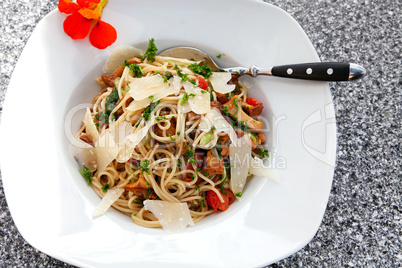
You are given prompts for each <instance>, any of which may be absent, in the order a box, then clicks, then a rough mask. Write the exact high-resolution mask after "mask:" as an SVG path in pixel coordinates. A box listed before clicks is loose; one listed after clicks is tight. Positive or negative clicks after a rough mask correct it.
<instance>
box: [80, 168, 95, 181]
mask: <svg viewBox="0 0 402 268" xmlns="http://www.w3.org/2000/svg"><path fill="white" fill-rule="evenodd" d="M78 171H79V172H80V173H81V175H82V176H83V177H84V178H86V179H87V184H88V185H90V184H91V182H92V180H93V178H92V174H91V170H89V168H87V167H86V166H85V165H84V167H83V169H82V170H78Z"/></svg>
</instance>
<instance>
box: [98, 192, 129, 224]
mask: <svg viewBox="0 0 402 268" xmlns="http://www.w3.org/2000/svg"><path fill="white" fill-rule="evenodd" d="M123 192H124V189H123V188H113V189H109V190H107V192H106V194H105V196H104V197H103V198H102V201H101V202H100V203H99V205H98V206H97V207H96V208H95V209H94V211H93V212H92V218H96V217H99V216H102V215H103V214H105V212H106V211H107V210H108V209H109V208H110V207H111V206H112V205H113V203H114V202H115V201H116V200H117V199H119V197H120V196H121V195H122V194H123Z"/></svg>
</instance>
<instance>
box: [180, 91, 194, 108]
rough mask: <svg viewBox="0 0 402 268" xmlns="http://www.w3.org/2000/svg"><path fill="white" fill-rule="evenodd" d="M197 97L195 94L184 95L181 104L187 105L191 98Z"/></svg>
mask: <svg viewBox="0 0 402 268" xmlns="http://www.w3.org/2000/svg"><path fill="white" fill-rule="evenodd" d="M195 96H196V95H195V94H194V93H190V94H187V93H185V94H184V95H183V98H182V99H181V101H180V104H181V105H183V104H185V103H186V102H187V101H188V99H189V98H190V97H195Z"/></svg>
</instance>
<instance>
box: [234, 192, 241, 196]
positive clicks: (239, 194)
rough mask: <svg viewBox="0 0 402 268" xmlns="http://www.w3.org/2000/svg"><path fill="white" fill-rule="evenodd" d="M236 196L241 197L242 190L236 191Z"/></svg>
mask: <svg viewBox="0 0 402 268" xmlns="http://www.w3.org/2000/svg"><path fill="white" fill-rule="evenodd" d="M234 195H235V196H236V197H241V196H242V195H243V194H242V193H241V192H237V193H234Z"/></svg>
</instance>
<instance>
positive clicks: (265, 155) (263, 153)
mask: <svg viewBox="0 0 402 268" xmlns="http://www.w3.org/2000/svg"><path fill="white" fill-rule="evenodd" d="M258 155H259V156H261V157H269V152H268V150H267V149H264V150H261V151H259V152H258Z"/></svg>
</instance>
